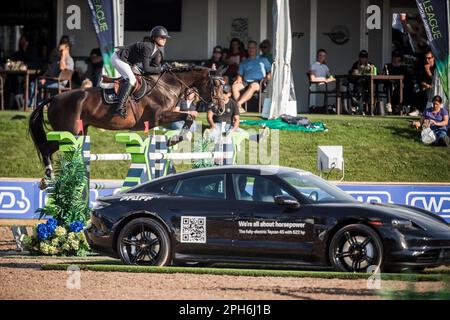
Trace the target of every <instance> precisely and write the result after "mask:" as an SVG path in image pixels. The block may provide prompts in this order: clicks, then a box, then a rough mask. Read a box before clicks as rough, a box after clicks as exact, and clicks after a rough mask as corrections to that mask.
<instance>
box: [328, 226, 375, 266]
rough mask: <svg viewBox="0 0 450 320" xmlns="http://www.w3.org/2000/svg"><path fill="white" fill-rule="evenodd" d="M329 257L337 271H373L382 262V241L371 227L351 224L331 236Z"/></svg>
mask: <svg viewBox="0 0 450 320" xmlns="http://www.w3.org/2000/svg"><path fill="white" fill-rule="evenodd" d="M329 257H330V261H331V263H332V265H333V267H334V268H335V269H336V270H338V271H344V272H374V271H376V270H380V269H381V267H382V264H383V243H382V242H381V240H380V237H379V236H378V234H377V233H376V232H375V231H374V230H373V229H372V228H370V227H368V226H366V225H363V224H351V225H348V226H345V227H343V228H342V229H340V230H338V231H337V232H336V234H335V235H334V236H333V238H332V240H331V243H330V247H329Z"/></svg>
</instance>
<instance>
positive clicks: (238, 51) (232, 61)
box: [225, 38, 246, 82]
mask: <svg viewBox="0 0 450 320" xmlns="http://www.w3.org/2000/svg"><path fill="white" fill-rule="evenodd" d="M245 58H246V54H245V50H244V49H243V48H242V45H241V41H240V40H239V39H238V38H233V39H231V41H230V49H229V51H228V55H227V59H226V63H227V65H228V69H227V72H226V73H225V75H226V76H227V77H228V79H229V80H230V82H233V81H234V79H235V78H236V75H237V73H238V70H239V64H240V63H241V62H242V61H244V60H245Z"/></svg>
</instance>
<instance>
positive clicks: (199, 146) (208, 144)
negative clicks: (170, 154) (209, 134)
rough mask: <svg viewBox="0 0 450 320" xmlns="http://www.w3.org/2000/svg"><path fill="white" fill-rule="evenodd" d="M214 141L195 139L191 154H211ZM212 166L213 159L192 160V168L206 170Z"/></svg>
mask: <svg viewBox="0 0 450 320" xmlns="http://www.w3.org/2000/svg"><path fill="white" fill-rule="evenodd" d="M213 151H214V140H213V139H203V138H200V139H197V140H195V141H194V148H193V151H192V152H213ZM213 165H214V159H197V160H192V168H193V169H200V168H208V167H212V166H213Z"/></svg>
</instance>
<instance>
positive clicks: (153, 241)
mask: <svg viewBox="0 0 450 320" xmlns="http://www.w3.org/2000/svg"><path fill="white" fill-rule="evenodd" d="M117 251H118V252H119V256H120V259H121V260H122V261H123V262H124V263H126V264H134V265H146V266H165V265H168V264H169V263H170V256H171V247H170V239H169V235H168V234H167V231H166V230H165V228H164V227H163V226H162V225H161V224H160V223H159V222H157V221H155V220H153V219H149V218H138V219H134V220H132V221H131V222H129V223H128V224H126V225H125V226H124V227H123V228H122V230H121V231H120V233H119V236H118V238H117Z"/></svg>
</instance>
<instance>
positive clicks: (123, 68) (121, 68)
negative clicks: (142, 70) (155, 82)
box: [111, 52, 136, 86]
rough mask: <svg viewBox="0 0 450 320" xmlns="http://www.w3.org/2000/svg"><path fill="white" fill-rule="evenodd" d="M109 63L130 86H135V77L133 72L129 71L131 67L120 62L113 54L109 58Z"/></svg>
mask: <svg viewBox="0 0 450 320" xmlns="http://www.w3.org/2000/svg"><path fill="white" fill-rule="evenodd" d="M111 63H112V65H113V66H114V68H116V70H117V71H118V72H119V73H120V75H121V76H122V77H124V78H126V79H128V81H130V84H131V85H132V86H134V85H135V84H136V76H135V75H134V73H133V70H132V69H131V66H130V65H129V64H128V63H126V62H124V61H122V60H121V59H120V58H119V56H118V55H117V54H116V53H115V52H114V53H113V55H112V57H111Z"/></svg>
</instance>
